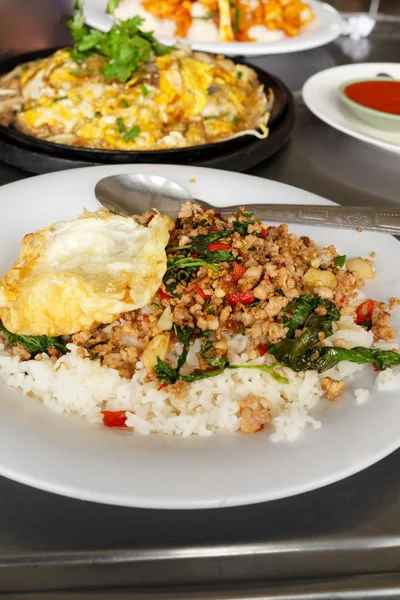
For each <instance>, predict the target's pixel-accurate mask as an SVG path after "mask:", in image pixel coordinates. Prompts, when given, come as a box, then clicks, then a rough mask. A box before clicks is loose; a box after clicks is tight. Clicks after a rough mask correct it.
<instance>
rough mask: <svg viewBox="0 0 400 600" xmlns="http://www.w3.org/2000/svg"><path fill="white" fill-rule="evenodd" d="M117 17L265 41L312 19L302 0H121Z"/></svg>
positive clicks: (196, 35)
mask: <svg viewBox="0 0 400 600" xmlns="http://www.w3.org/2000/svg"><path fill="white" fill-rule="evenodd" d="M116 14H117V16H118V17H119V18H120V19H126V18H130V17H132V16H133V15H135V14H140V16H142V17H144V18H145V19H146V20H147V22H148V25H149V26H150V27H151V28H152V29H154V31H156V32H157V33H160V34H164V35H174V36H176V37H181V38H192V39H201V40H204V41H222V42H230V41H235V40H236V41H240V42H251V41H267V40H268V39H276V38H271V36H270V35H268V34H271V32H281V34H283V35H287V36H297V35H299V34H300V33H301V30H302V28H303V27H304V26H305V25H307V24H308V23H310V22H311V21H313V20H314V19H315V15H314V13H313V11H312V8H311V7H310V5H309V4H307V3H306V2H302V1H301V0H199V1H197V2H192V1H191V0H121V2H120V6H119V8H118V9H117V11H116Z"/></svg>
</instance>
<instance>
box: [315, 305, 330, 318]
mask: <svg viewBox="0 0 400 600" xmlns="http://www.w3.org/2000/svg"><path fill="white" fill-rule="evenodd" d="M315 312H316V313H317V315H320V316H321V317H324V316H325V315H326V314H327V312H328V311H327V310H326V308H325V306H317V308H316V309H315Z"/></svg>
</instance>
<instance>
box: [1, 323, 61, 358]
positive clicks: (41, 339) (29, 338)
mask: <svg viewBox="0 0 400 600" xmlns="http://www.w3.org/2000/svg"><path fill="white" fill-rule="evenodd" d="M0 331H1V332H2V333H3V334H4V336H5V338H6V340H7V342H8V343H9V344H10V345H11V344H13V343H14V342H18V344H20V345H21V346H23V347H24V348H25V349H26V350H28V352H30V353H31V354H32V355H33V356H35V354H41V353H42V352H46V353H47V351H48V349H49V347H54V348H57V350H59V351H60V352H62V353H63V354H66V353H67V352H68V350H67V346H66V344H65V342H64V340H63V338H62V337H48V336H47V335H38V336H35V335H18V334H16V333H11V332H10V331H8V329H6V328H5V327H4V325H3V323H2V322H1V321H0Z"/></svg>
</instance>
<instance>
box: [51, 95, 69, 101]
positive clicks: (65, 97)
mask: <svg viewBox="0 0 400 600" xmlns="http://www.w3.org/2000/svg"><path fill="white" fill-rule="evenodd" d="M61 100H68V96H60V97H59V98H54V102H61Z"/></svg>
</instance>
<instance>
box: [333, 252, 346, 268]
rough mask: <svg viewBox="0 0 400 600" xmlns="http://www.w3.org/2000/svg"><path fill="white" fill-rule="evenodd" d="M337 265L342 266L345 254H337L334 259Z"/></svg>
mask: <svg viewBox="0 0 400 600" xmlns="http://www.w3.org/2000/svg"><path fill="white" fill-rule="evenodd" d="M333 262H334V263H336V264H337V266H338V267H344V263H345V262H346V255H345V254H342V256H337V257H336V258H335V259H334V261H333Z"/></svg>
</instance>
